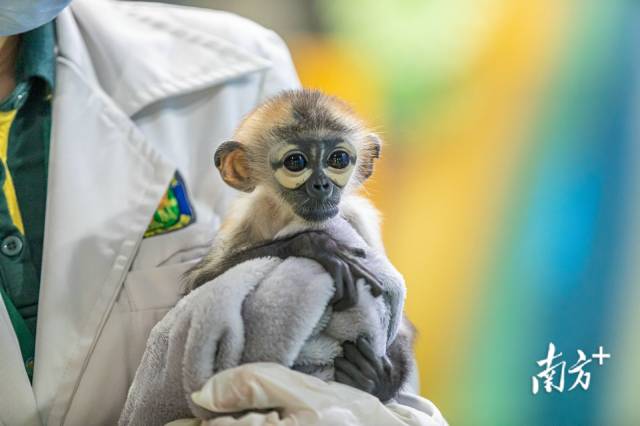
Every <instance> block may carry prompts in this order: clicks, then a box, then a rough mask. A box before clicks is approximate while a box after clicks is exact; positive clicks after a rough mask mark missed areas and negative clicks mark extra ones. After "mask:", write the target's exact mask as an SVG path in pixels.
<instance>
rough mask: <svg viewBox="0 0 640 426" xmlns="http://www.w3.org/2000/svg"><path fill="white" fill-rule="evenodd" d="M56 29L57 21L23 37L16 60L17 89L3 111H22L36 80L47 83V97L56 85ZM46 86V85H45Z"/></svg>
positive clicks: (1, 103)
mask: <svg viewBox="0 0 640 426" xmlns="http://www.w3.org/2000/svg"><path fill="white" fill-rule="evenodd" d="M55 45H56V37H55V27H54V24H53V21H51V22H49V23H47V24H44V25H43V26H41V27H38V28H36V29H34V30H31V31H29V32H27V33H24V34H22V35H21V39H20V46H19V48H18V58H17V60H16V76H15V78H16V88H15V89H14V90H13V92H12V93H11V94H10V95H9V96H8V97H7V98H5V99H4V100H1V101H0V111H11V110H14V109H18V108H20V107H21V106H22V105H23V104H24V102H25V101H26V98H27V96H28V94H29V91H30V90H31V83H32V81H33V80H34V79H41V80H42V81H44V90H45V92H44V93H45V96H46V95H47V94H49V93H51V92H53V86H54V84H55V70H56V61H55ZM41 87H42V86H41Z"/></svg>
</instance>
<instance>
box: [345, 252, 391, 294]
mask: <svg viewBox="0 0 640 426" xmlns="http://www.w3.org/2000/svg"><path fill="white" fill-rule="evenodd" d="M341 257H342V258H343V260H344V261H345V262H347V263H348V264H349V266H350V267H351V268H352V269H353V271H354V275H355V276H357V277H358V278H364V280H365V281H367V282H368V283H369V285H370V286H371V294H372V295H373V296H374V297H378V296H380V295H381V294H382V289H383V285H382V283H381V282H380V280H378V279H377V278H376V277H375V276H374V274H372V273H371V272H369V270H368V269H367V267H366V266H364V265H363V264H362V263H361V262H360V259H358V258H356V257H354V256H351V255H349V253H344V252H343V253H341Z"/></svg>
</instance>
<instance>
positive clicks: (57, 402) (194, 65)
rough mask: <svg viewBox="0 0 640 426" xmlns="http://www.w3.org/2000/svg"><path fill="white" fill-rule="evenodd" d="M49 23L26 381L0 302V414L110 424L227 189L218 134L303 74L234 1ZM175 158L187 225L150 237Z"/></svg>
mask: <svg viewBox="0 0 640 426" xmlns="http://www.w3.org/2000/svg"><path fill="white" fill-rule="evenodd" d="M56 27H57V40H58V51H57V67H56V87H55V94H54V98H53V126H52V134H51V152H50V165H49V183H48V199H47V210H46V222H45V238H44V258H43V264H42V282H41V289H40V303H39V311H38V329H37V336H36V338H37V341H36V358H35V372H34V380H33V387H32V386H31V384H30V383H29V380H28V378H27V375H26V373H25V370H24V367H23V365H22V360H21V355H20V350H19V347H18V342H17V338H16V336H15V334H14V332H13V328H12V326H11V323H10V321H9V316H8V314H7V311H6V308H5V306H4V304H3V303H2V301H1V299H0V423H1V424H4V425H11V426H13V425H23V424H24V425H27V424H28V425H41V424H46V425H59V424H66V425H92V424H106V425H110V424H115V422H116V421H117V418H118V415H119V413H120V410H121V408H122V406H123V404H124V401H125V398H126V394H127V389H128V387H129V384H130V383H131V380H132V378H133V375H134V373H135V370H136V368H137V366H138V362H139V360H140V358H141V355H142V352H143V350H144V346H145V342H146V340H147V335H148V333H149V331H150V330H151V328H152V327H153V325H154V324H155V323H156V322H157V321H158V320H159V319H160V318H162V316H163V315H164V314H165V312H166V311H167V310H168V309H169V308H170V307H171V306H173V305H174V304H175V302H176V301H177V299H178V297H179V279H178V278H179V276H180V275H181V273H182V272H184V271H185V270H186V269H187V268H188V267H189V266H190V265H192V264H193V262H194V261H195V260H197V259H198V258H199V257H200V256H201V255H202V254H203V252H204V251H205V250H206V247H207V245H208V244H209V242H210V241H211V239H212V237H213V235H214V234H215V232H216V229H217V227H218V225H219V223H220V217H221V215H222V214H223V212H224V210H225V208H226V207H227V205H228V202H229V201H230V198H231V197H232V196H233V194H232V191H231V190H229V189H228V188H227V186H226V185H224V184H223V183H222V181H221V180H220V178H219V176H218V173H217V171H215V168H214V167H213V153H214V151H215V149H216V147H217V145H218V144H219V143H220V142H222V141H224V140H226V139H227V138H229V137H230V136H231V135H232V132H233V130H234V128H235V127H236V126H237V124H238V122H239V121H240V119H241V117H242V116H243V115H244V114H246V113H247V112H248V111H249V110H251V109H252V108H253V107H254V106H255V105H256V104H257V103H259V102H260V101H262V100H263V99H265V98H266V97H268V96H270V95H273V94H274V93H276V92H278V91H280V90H282V89H285V88H293V87H297V86H298V85H299V82H298V79H297V77H296V74H295V70H294V68H293V65H292V63H291V60H290V57H289V54H288V51H287V49H286V47H285V46H284V44H283V43H282V41H281V40H280V39H279V38H278V37H277V36H276V35H275V34H274V33H273V32H271V31H268V30H266V29H264V28H262V27H260V26H258V25H256V24H254V23H251V22H250V21H247V20H245V19H242V18H239V17H237V16H234V15H230V14H227V13H221V12H211V11H204V10H198V9H191V8H181V7H176V6H167V5H160V4H144V3H131V4H129V3H114V2H111V1H105V0H75V1H74V2H73V3H72V4H71V6H70V7H68V8H67V9H65V10H64V11H63V12H62V14H61V15H59V16H58V18H57V20H56ZM176 170H179V171H180V173H181V175H182V177H183V178H184V181H185V184H186V187H187V191H188V194H189V197H190V199H191V202H192V205H193V207H194V209H195V212H196V222H195V223H194V224H192V225H190V226H188V227H186V228H184V229H182V230H179V231H174V232H171V233H168V234H165V235H160V236H154V237H151V238H145V239H143V233H144V232H145V230H146V228H147V226H148V224H149V222H150V220H151V218H152V215H153V213H154V211H155V209H156V207H157V205H158V202H159V201H160V199H161V198H162V195H163V194H164V192H165V191H166V189H167V187H168V184H169V181H170V179H171V178H172V176H173V175H174V172H175V171H176Z"/></svg>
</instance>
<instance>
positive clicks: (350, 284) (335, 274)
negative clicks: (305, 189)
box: [240, 231, 382, 311]
mask: <svg viewBox="0 0 640 426" xmlns="http://www.w3.org/2000/svg"><path fill="white" fill-rule="evenodd" d="M247 256H251V257H263V256H276V257H279V258H281V259H286V258H288V257H291V256H299V257H306V258H309V259H312V260H315V261H316V262H318V263H319V264H320V265H322V267H323V268H324V269H325V270H326V271H327V272H328V273H329V275H331V277H332V278H333V281H334V283H335V293H334V295H333V298H332V299H331V303H332V304H333V307H334V309H335V310H336V311H342V310H345V309H348V308H350V307H352V306H355V304H356V303H358V290H357V286H356V281H357V280H358V279H359V278H363V279H364V280H365V281H366V282H367V284H369V286H370V289H371V294H372V295H373V296H375V297H377V296H379V295H380V294H382V285H381V283H380V282H379V281H378V280H377V279H376V278H375V276H374V275H373V274H372V273H371V272H369V270H368V269H367V268H366V267H365V266H363V265H362V263H361V262H360V259H363V258H364V257H365V256H366V253H365V251H364V250H363V249H361V248H353V247H348V246H346V245H344V244H341V243H339V242H337V241H336V240H334V239H333V238H332V237H331V236H330V235H329V234H327V233H326V232H322V231H305V232H302V233H299V234H295V235H292V236H289V237H285V238H282V239H279V240H275V241H270V242H268V243H264V244H262V245H259V246H256V247H253V248H250V249H247V250H245V251H244V252H243V253H240V257H241V258H242V259H245V258H246V257H247Z"/></svg>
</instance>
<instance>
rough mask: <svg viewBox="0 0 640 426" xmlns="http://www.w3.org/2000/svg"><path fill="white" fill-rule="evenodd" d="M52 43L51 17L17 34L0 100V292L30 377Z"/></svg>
mask: <svg viewBox="0 0 640 426" xmlns="http://www.w3.org/2000/svg"><path fill="white" fill-rule="evenodd" d="M54 47H55V29H54V24H53V22H50V23H48V24H45V25H43V26H42V27H39V28H36V29H35V30H32V31H30V32H28V33H25V34H23V35H22V36H21V40H20V45H19V51H18V58H17V63H16V88H15V89H14V91H13V92H12V93H11V94H10V95H9V96H8V97H7V98H6V99H4V100H2V101H1V102H0V119H3V120H4V123H5V124H7V127H8V132H6V134H5V136H4V140H3V141H0V142H2V143H0V159H1V160H2V161H0V188H1V189H2V190H1V191H0V293H1V295H2V298H3V299H4V302H5V305H6V307H7V311H8V312H9V316H10V318H11V322H12V324H13V327H14V329H15V331H16V335H17V336H18V340H19V342H20V349H21V351H22V355H23V359H24V361H25V365H26V366H27V372H28V373H29V377H31V375H32V367H33V355H34V347H35V334H36V319H37V311H38V294H39V290H40V269H41V266H42V243H43V235H44V218H45V204H46V194H47V167H48V158H49V138H50V133H51V93H52V90H53V87H54V81H55V79H54V72H55V53H54ZM0 133H2V132H0ZM0 137H2V135H0ZM16 204H17V207H16Z"/></svg>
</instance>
